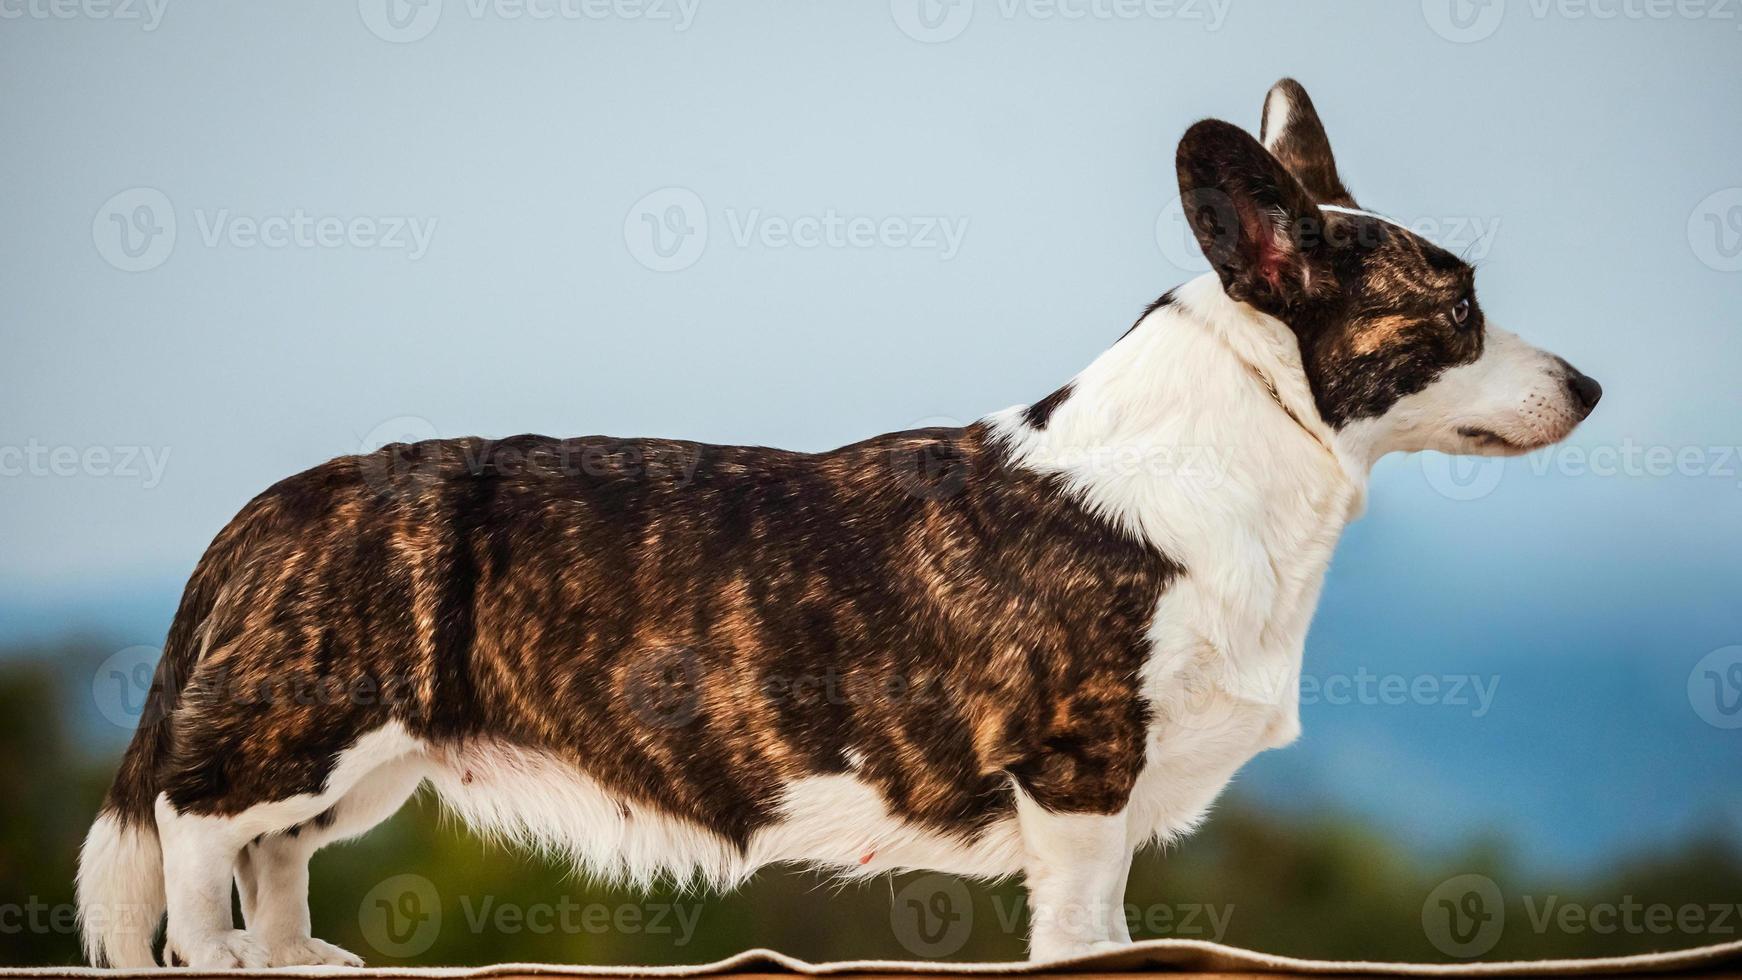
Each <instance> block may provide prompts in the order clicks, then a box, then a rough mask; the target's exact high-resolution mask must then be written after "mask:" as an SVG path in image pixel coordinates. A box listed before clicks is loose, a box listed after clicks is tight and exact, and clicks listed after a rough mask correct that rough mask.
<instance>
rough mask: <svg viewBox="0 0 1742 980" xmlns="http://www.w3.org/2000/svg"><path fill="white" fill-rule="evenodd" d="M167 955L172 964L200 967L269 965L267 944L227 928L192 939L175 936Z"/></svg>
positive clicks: (219, 968)
mask: <svg viewBox="0 0 1742 980" xmlns="http://www.w3.org/2000/svg"><path fill="white" fill-rule="evenodd" d="M165 952H166V954H167V955H166V956H165V957H164V958H165V959H166V960H167V961H168V962H169V965H171V966H187V967H192V968H194V969H196V970H234V969H238V968H259V967H264V966H266V965H267V964H268V962H269V960H268V959H267V957H266V947H264V946H262V945H260V944H259V943H257V942H255V941H254V937H253V936H250V935H248V934H247V933H246V932H243V931H242V930H240V929H226V930H224V931H223V932H214V933H210V934H208V935H204V936H195V937H193V938H191V939H182V938H179V937H178V938H174V939H171V940H170V941H169V943H168V946H167V949H166V950H165Z"/></svg>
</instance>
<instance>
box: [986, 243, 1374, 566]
mask: <svg viewBox="0 0 1742 980" xmlns="http://www.w3.org/2000/svg"><path fill="white" fill-rule="evenodd" d="M989 422H990V423H991V425H992V427H993V429H994V431H996V432H997V433H999V434H1000V435H1001V436H1002V437H1003V438H1004V439H1005V441H1006V443H1007V445H1008V446H1009V448H1010V450H1011V455H1012V457H1013V458H1014V459H1015V460H1016V461H1017V462H1018V463H1021V464H1024V465H1028V466H1031V467H1033V468H1035V469H1039V470H1043V471H1048V472H1053V473H1057V474H1058V475H1059V476H1061V477H1062V478H1063V479H1064V480H1065V481H1066V484H1067V485H1068V486H1070V487H1071V488H1072V489H1073V490H1075V491H1076V492H1078V493H1079V494H1080V495H1081V496H1082V497H1083V498H1084V499H1085V500H1086V501H1087V502H1088V503H1089V504H1090V505H1091V506H1092V507H1094V508H1095V509H1096V510H1098V511H1100V512H1102V513H1103V515H1104V516H1106V517H1108V518H1110V519H1112V520H1113V521H1114V522H1115V523H1117V524H1119V525H1120V526H1122V527H1125V528H1126V529H1128V530H1131V531H1133V532H1136V533H1138V534H1140V535H1141V536H1142V537H1144V538H1146V539H1148V540H1151V541H1154V542H1156V543H1157V544H1160V545H1163V546H1167V545H1170V544H1176V543H1177V540H1176V539H1177V538H1178V537H1179V536H1180V534H1181V533H1182V532H1181V530H1180V527H1181V525H1182V522H1183V523H1186V524H1189V523H1190V522H1191V521H1192V520H1193V518H1192V517H1190V516H1189V515H1185V514H1181V513H1179V510H1180V509H1182V508H1194V507H1195V508H1200V509H1201V508H1204V507H1208V508H1209V509H1211V510H1215V509H1217V500H1218V494H1219V493H1220V494H1230V493H1231V494H1233V495H1235V496H1240V497H1251V496H1256V497H1257V498H1259V499H1266V500H1276V501H1287V500H1290V499H1299V498H1301V495H1302V494H1304V495H1305V499H1307V500H1310V501H1311V502H1312V504H1313V506H1314V510H1315V512H1316V515H1306V514H1302V515H1298V517H1299V518H1300V521H1303V522H1311V523H1316V522H1314V521H1312V519H1311V518H1312V516H1316V517H1317V518H1318V519H1319V520H1322V521H1325V522H1329V523H1334V524H1336V526H1337V527H1339V528H1340V527H1341V525H1342V524H1343V523H1346V522H1347V521H1348V520H1350V519H1352V518H1353V517H1355V516H1356V515H1357V514H1358V513H1359V512H1360V509H1361V507H1362V506H1363V504H1364V502H1365V495H1366V485H1367V476H1368V471H1369V469H1370V467H1371V463H1372V460H1371V459H1370V458H1368V456H1367V454H1366V453H1364V452H1362V451H1361V448H1360V447H1358V446H1353V445H1349V444H1346V441H1345V440H1342V439H1340V438H1339V435H1338V433H1337V432H1336V431H1334V430H1333V429H1331V427H1330V426H1328V425H1326V424H1325V422H1324V420H1323V419H1322V418H1321V417H1320V415H1319V412H1318V408H1317V406H1316V404H1315V403H1314V400H1313V397H1312V391H1311V389H1310V387H1309V386H1308V383H1307V378H1306V373H1305V370H1304V369H1303V367H1302V365H1301V357H1300V347H1299V344H1298V342H1297V340H1296V338H1295V335H1294V333H1293V332H1292V331H1291V330H1290V329H1289V328H1288V327H1287V325H1285V324H1283V323H1282V322H1281V321H1279V320H1277V319H1275V318H1274V317H1270V316H1266V315H1264V314H1261V313H1258V312H1257V311H1255V310H1253V309H1252V308H1251V307H1249V306H1247V305H1245V304H1242V303H1237V302H1235V301H1233V300H1231V299H1229V298H1228V296H1227V294H1226V293H1225V292H1223V290H1222V286H1221V283H1220V282H1219V281H1218V280H1217V279H1216V277H1215V276H1214V275H1210V274H1206V275H1204V276H1200V277H1199V278H1197V279H1194V280H1193V281H1191V282H1189V283H1187V284H1185V285H1184V286H1181V287H1180V288H1179V289H1177V290H1175V291H1174V293H1173V294H1172V295H1171V298H1170V299H1169V300H1168V301H1167V302H1164V303H1162V304H1160V305H1159V306H1157V307H1156V308H1155V309H1154V310H1152V311H1151V312H1150V313H1149V314H1147V315H1146V316H1145V317H1144V318H1143V319H1142V320H1141V321H1139V322H1138V324H1137V325H1136V326H1134V327H1133V328H1132V329H1131V331H1130V332H1129V333H1127V334H1126V335H1125V337H1123V338H1122V339H1121V340H1120V341H1119V342H1118V343H1116V344H1115V345H1113V347H1112V348H1110V349H1108V350H1107V351H1106V352H1105V353H1103V354H1102V355H1101V356H1100V357H1099V358H1097V359H1096V360H1095V361H1094V362H1093V363H1091V364H1090V365H1089V366H1088V367H1087V368H1085V369H1084V370H1083V371H1082V372H1080V373H1079V374H1078V375H1077V376H1076V377H1075V378H1073V379H1072V380H1071V383H1070V385H1069V389H1068V392H1067V393H1065V394H1064V395H1063V397H1062V400H1059V401H1057V402H1056V404H1054V405H1053V406H1052V408H1051V411H1050V413H1048V414H1047V415H1046V416H1045V417H1044V418H1040V417H1038V416H1036V414H1035V413H1034V412H1033V411H1032V410H1030V409H1028V408H1027V407H1025V406H1018V407H1015V408H1011V409H1007V410H1005V411H1003V412H1000V413H997V414H996V415H994V416H992V417H991V418H990V419H989ZM1230 482H1232V483H1233V484H1234V485H1232V486H1228V485H1227V484H1228V483H1230ZM1230 516H1232V515H1230ZM1297 523H1298V522H1297ZM1186 533H1189V531H1188V532H1186Z"/></svg>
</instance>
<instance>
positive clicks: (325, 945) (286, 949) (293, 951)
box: [271, 936, 363, 967]
mask: <svg viewBox="0 0 1742 980" xmlns="http://www.w3.org/2000/svg"><path fill="white" fill-rule="evenodd" d="M271 960H272V965H273V966H354V967H361V966H362V965H363V958H362V957H361V956H358V955H357V954H356V953H353V952H351V951H350V950H347V949H341V948H339V947H338V946H334V945H333V944H332V943H329V942H325V941H323V940H319V939H315V938H313V937H312V936H304V937H302V938H301V939H292V940H288V941H286V942H282V943H278V944H276V945H274V946H273V947H272V952H271Z"/></svg>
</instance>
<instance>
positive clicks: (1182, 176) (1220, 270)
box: [1175, 119, 1334, 318]
mask: <svg viewBox="0 0 1742 980" xmlns="http://www.w3.org/2000/svg"><path fill="white" fill-rule="evenodd" d="M1175 165H1176V166H1177V168H1178V170H1179V192H1180V202H1181V204H1182V205H1183V206H1184V208H1185V216H1186V221H1187V222H1188V223H1189V224H1190V225H1191V228H1192V234H1193V235H1194V236H1195V237H1196V238H1197V240H1198V245H1199V246H1200V247H1202V248H1203V250H1204V257H1205V258H1207V259H1209V260H1210V267H1211V268H1213V269H1215V270H1216V275H1217V276H1219V277H1221V280H1222V286H1223V288H1224V289H1226V290H1227V292H1228V295H1229V296H1231V297H1233V298H1234V299H1237V300H1240V301H1241V302H1244V303H1249V304H1251V305H1252V306H1254V307H1256V308H1258V309H1259V310H1262V311H1264V312H1265V313H1269V314H1271V315H1272V316H1277V317H1284V314H1285V313H1286V312H1287V311H1288V310H1289V309H1290V308H1291V307H1293V306H1294V305H1295V304H1296V303H1298V302H1300V301H1301V300H1304V299H1306V298H1307V297H1308V296H1310V295H1311V294H1313V293H1315V292H1318V291H1321V290H1323V289H1326V288H1329V287H1331V286H1332V285H1334V282H1333V280H1332V275H1331V272H1330V270H1329V268H1328V263H1326V262H1325V261H1324V260H1323V258H1322V257H1321V256H1320V255H1319V254H1318V253H1319V251H1320V249H1319V248H1318V247H1317V246H1319V245H1320V244H1321V243H1322V236H1323V229H1324V225H1323V219H1322V217H1321V216H1320V214H1319V209H1318V206H1317V205H1316V204H1314V203H1313V200H1312V197H1311V196H1310V195H1308V194H1307V192H1306V189H1305V188H1303V187H1302V186H1301V185H1300V182H1299V181H1297V180H1295V179H1294V175H1292V174H1290V173H1289V172H1288V170H1287V169H1286V168H1284V167H1283V165H1282V163H1281V162H1280V161H1279V160H1277V159H1276V157H1274V156H1271V154H1270V151H1269V150H1266V149H1265V148H1264V147H1263V146H1260V145H1259V143H1258V141H1257V140H1255V139H1253V138H1252V137H1251V135H1250V134H1248V133H1247V132H1246V131H1245V130H1243V129H1241V128H1240V127H1238V126H1235V125H1233V124H1231V123H1225V122H1223V121H1221V120H1220V119H1206V120H1204V121H1203V122H1200V123H1197V124H1196V125H1194V126H1192V128H1190V129H1188V130H1186V134H1185V136H1184V138H1182V139H1181V140H1180V141H1179V154H1178V156H1177V158H1176V160H1175ZM1284 318H1286V317H1284Z"/></svg>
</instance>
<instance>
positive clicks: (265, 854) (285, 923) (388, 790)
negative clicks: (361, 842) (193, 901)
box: [238, 755, 425, 967]
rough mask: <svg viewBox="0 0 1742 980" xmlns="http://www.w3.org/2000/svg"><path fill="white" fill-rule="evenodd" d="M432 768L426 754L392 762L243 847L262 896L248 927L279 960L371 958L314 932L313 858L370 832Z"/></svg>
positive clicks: (318, 962)
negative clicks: (298, 820) (310, 814)
mask: <svg viewBox="0 0 1742 980" xmlns="http://www.w3.org/2000/svg"><path fill="white" fill-rule="evenodd" d="M424 772H425V762H424V759H423V757H422V756H421V755H411V756H405V757H403V758H400V759H396V760H394V761H392V762H389V763H386V764H385V765H382V766H381V767H380V768H378V769H376V770H375V771H373V772H371V773H369V774H368V775H367V776H364V777H363V778H362V779H361V780H359V781H358V783H357V784H356V786H355V787H353V788H352V789H351V791H350V792H349V793H347V794H346V795H345V796H344V797H343V798H341V799H340V800H339V801H338V802H337V803H335V804H334V805H333V806H331V807H329V808H328V809H326V810H324V811H322V812H321V813H320V814H318V815H317V816H315V817H314V818H313V819H312V820H309V821H307V822H305V823H302V824H298V825H297V826H295V827H291V828H289V829H288V830H285V831H282V832H280V833H276V834H270V835H267V836H265V837H262V838H260V839H258V840H256V841H253V842H250V843H249V844H248V846H247V847H246V848H244V849H243V852H242V855H243V857H242V861H243V863H245V864H246V865H247V866H248V867H249V868H250V869H251V870H252V873H253V878H254V881H255V884H256V887H257V891H258V895H259V898H258V900H257V901H256V903H255V905H254V909H253V911H250V912H246V913H245V919H246V921H247V924H248V932H249V934H250V935H251V936H253V937H254V939H255V940H256V941H257V942H259V943H260V944H261V945H263V946H264V947H265V948H266V955H267V959H268V960H269V961H270V962H271V965H273V966H275V967H276V966H362V965H363V961H362V960H361V959H360V958H359V957H357V956H356V955H355V954H352V953H350V952H347V951H346V950H344V949H341V948H340V947H338V946H335V945H333V944H332V943H328V942H324V941H322V940H319V939H316V938H314V936H313V935H312V930H311V928H310V923H309V906H308V882H309V874H308V865H309V859H310V858H312V857H313V856H314V854H315V852H316V851H318V850H320V849H321V848H322V847H324V846H326V845H327V844H330V843H333V842H334V841H339V840H344V839H346V838H348V837H355V836H357V835H359V834H362V833H365V832H366V831H368V830H369V829H370V828H371V827H374V826H375V825H376V824H378V823H380V822H381V821H383V820H386V819H387V818H388V817H391V816H392V815H393V814H394V813H395V812H396V811H398V809H399V808H400V807H401V806H402V805H404V803H405V801H406V800H407V799H409V798H410V797H411V795H412V794H413V793H414V792H416V791H417V787H418V785H419V784H420V783H421V782H422V781H423V777H424ZM240 880H241V876H240V875H238V882H240ZM244 904H245V907H246V902H245V903H244Z"/></svg>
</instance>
